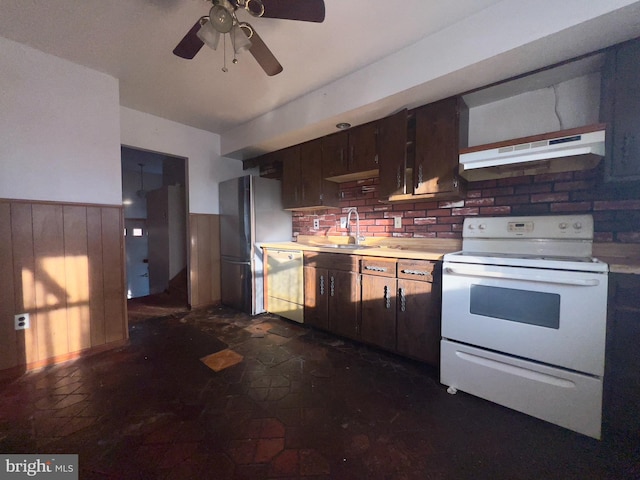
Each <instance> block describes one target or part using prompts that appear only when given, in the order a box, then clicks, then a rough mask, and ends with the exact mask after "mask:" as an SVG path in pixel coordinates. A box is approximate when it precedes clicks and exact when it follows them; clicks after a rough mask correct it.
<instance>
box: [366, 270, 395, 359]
mask: <svg viewBox="0 0 640 480" xmlns="http://www.w3.org/2000/svg"><path fill="white" fill-rule="evenodd" d="M361 304H362V307H361V308H362V320H361V324H360V338H361V340H362V341H364V342H367V343H371V344H373V345H378V346H380V347H382V348H384V349H387V350H395V348H396V279H395V278H390V277H383V276H376V275H362V298H361Z"/></svg>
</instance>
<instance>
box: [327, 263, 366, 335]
mask: <svg viewBox="0 0 640 480" xmlns="http://www.w3.org/2000/svg"><path fill="white" fill-rule="evenodd" d="M358 280H359V278H358V273H357V272H344V271H340V270H330V271H329V330H330V331H331V332H333V333H336V334H338V335H341V336H343V337H348V338H353V339H358V312H359V310H360V284H359V281H358Z"/></svg>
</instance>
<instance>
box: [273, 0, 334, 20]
mask: <svg viewBox="0 0 640 480" xmlns="http://www.w3.org/2000/svg"><path fill="white" fill-rule="evenodd" d="M262 3H263V4H264V15H263V17H266V18H283V19H285V20H300V21H303V22H318V23H321V22H323V21H324V0H262Z"/></svg>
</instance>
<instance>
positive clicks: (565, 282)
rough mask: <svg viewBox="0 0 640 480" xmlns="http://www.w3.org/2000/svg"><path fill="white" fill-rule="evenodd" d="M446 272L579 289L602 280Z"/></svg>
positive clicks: (461, 269)
mask: <svg viewBox="0 0 640 480" xmlns="http://www.w3.org/2000/svg"><path fill="white" fill-rule="evenodd" d="M444 272H445V273H449V274H452V275H465V276H470V277H489V278H501V279H505V280H522V281H527V282H537V283H553V284H558V285H575V286H578V287H596V286H598V285H600V280H598V279H597V278H589V279H584V280H580V279H569V278H549V277H546V276H542V275H521V274H513V273H499V272H479V271H476V270H465V269H463V268H451V267H445V268H444Z"/></svg>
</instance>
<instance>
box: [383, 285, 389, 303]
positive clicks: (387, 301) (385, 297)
mask: <svg viewBox="0 0 640 480" xmlns="http://www.w3.org/2000/svg"><path fill="white" fill-rule="evenodd" d="M390 290H391V289H390V288H389V287H388V286H387V285H385V286H384V306H385V308H391V291H390Z"/></svg>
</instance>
